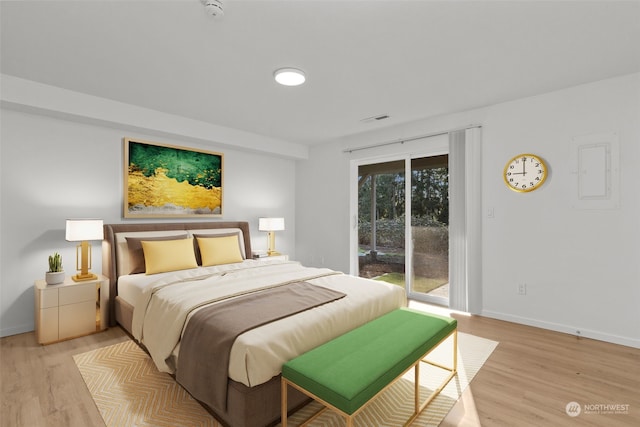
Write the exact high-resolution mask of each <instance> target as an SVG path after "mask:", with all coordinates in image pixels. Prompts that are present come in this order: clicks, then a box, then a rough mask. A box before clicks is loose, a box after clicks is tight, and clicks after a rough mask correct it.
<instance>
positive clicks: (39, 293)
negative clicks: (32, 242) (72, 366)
mask: <svg viewBox="0 0 640 427" xmlns="http://www.w3.org/2000/svg"><path fill="white" fill-rule="evenodd" d="M34 291H35V317H36V319H35V321H36V339H37V340H38V343H40V344H51V343H54V342H57V341H62V340H67V339H71V338H76V337H80V336H83V335H88V334H93V333H95V332H100V331H103V330H105V329H107V326H108V321H107V315H108V312H109V311H108V304H109V279H107V278H106V277H105V276H102V275H100V274H99V275H98V278H97V279H96V280H87V281H85V282H74V281H73V280H72V279H71V277H67V278H66V279H65V281H64V282H63V283H60V284H59V285H47V284H46V282H45V281H44V280H37V281H36V282H35V286H34Z"/></svg>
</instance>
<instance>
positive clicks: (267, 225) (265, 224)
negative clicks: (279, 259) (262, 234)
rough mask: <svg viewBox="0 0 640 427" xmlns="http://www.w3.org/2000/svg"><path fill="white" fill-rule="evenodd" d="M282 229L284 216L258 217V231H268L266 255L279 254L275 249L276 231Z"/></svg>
mask: <svg viewBox="0 0 640 427" xmlns="http://www.w3.org/2000/svg"><path fill="white" fill-rule="evenodd" d="M280 230H284V218H259V219H258V231H268V232H269V234H267V241H268V243H269V248H268V249H267V255H269V256H274V255H280V253H279V252H277V251H276V231H280Z"/></svg>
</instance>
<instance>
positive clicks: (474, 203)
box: [449, 127, 482, 314]
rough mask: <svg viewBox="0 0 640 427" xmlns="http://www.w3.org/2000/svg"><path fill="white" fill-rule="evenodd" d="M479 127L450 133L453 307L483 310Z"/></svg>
mask: <svg viewBox="0 0 640 427" xmlns="http://www.w3.org/2000/svg"><path fill="white" fill-rule="evenodd" d="M481 137H482V130H481V128H479V127H474V128H469V129H463V130H457V131H453V132H450V133H449V212H450V213H449V284H450V285H449V307H450V308H452V309H454V310H460V311H466V312H470V313H475V314H477V313H480V311H481V310H482V253H481V250H482V197H481V191H482V186H481V182H480V181H481V176H482V175H481Z"/></svg>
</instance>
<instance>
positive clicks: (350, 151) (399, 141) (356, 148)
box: [342, 125, 482, 153]
mask: <svg viewBox="0 0 640 427" xmlns="http://www.w3.org/2000/svg"><path fill="white" fill-rule="evenodd" d="M481 127H482V125H469V126H465V127H461V128H456V129H449V130H447V131H441V132H434V133H428V134H425V135H420V136H412V137H411V138H403V139H398V140H396V141H387V142H379V143H377V144H371V145H364V146H362V147H354V148H346V149H344V150H342V152H343V153H353V152H354V151H360V150H367V149H369V148H377V147H384V146H386V145H393V144H404V143H405V142H411V141H415V140H418V139H422V138H431V137H434V136H440V135H446V134H449V133H451V132H455V131H458V130H467V129H474V128H481Z"/></svg>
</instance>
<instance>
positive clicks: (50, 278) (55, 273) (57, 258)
mask: <svg viewBox="0 0 640 427" xmlns="http://www.w3.org/2000/svg"><path fill="white" fill-rule="evenodd" d="M44 280H45V281H46V282H47V285H57V284H58V283H62V282H64V270H63V269H62V255H60V254H59V253H58V252H55V253H54V254H53V255H49V271H47V272H46V273H45V275H44Z"/></svg>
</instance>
